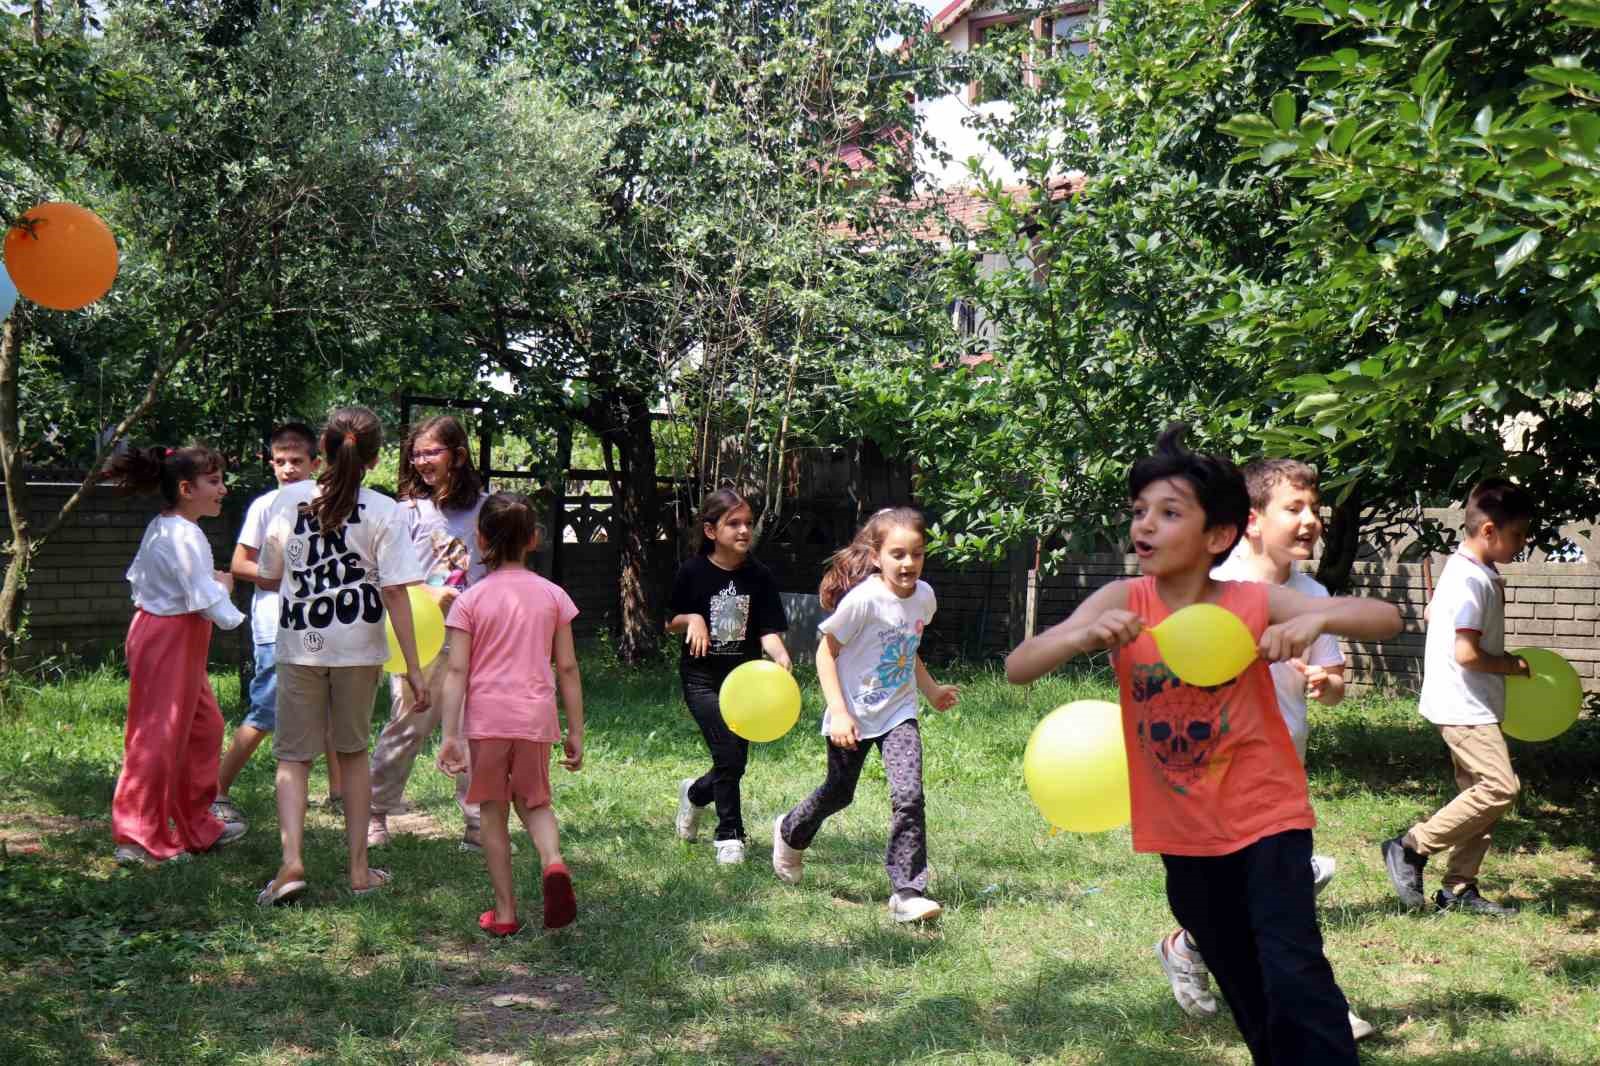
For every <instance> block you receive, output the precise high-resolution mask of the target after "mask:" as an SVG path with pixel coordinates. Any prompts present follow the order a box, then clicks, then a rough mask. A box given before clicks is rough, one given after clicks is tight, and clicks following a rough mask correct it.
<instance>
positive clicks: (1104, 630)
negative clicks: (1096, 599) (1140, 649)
mask: <svg viewBox="0 0 1600 1066" xmlns="http://www.w3.org/2000/svg"><path fill="white" fill-rule="evenodd" d="M1143 630H1144V623H1143V622H1141V621H1140V620H1139V616H1138V615H1136V614H1134V613H1133V612H1132V611H1124V610H1120V609H1118V608H1115V607H1113V608H1112V609H1110V610H1108V611H1102V612H1101V613H1100V614H1099V616H1098V617H1096V618H1095V620H1094V621H1093V622H1091V623H1089V626H1088V630H1087V634H1088V637H1089V640H1090V642H1092V643H1093V644H1094V645H1097V646H1099V647H1102V648H1104V649H1106V650H1107V651H1114V650H1116V649H1117V648H1120V647H1122V646H1123V645H1124V644H1132V643H1133V642H1134V641H1135V640H1137V639H1138V637H1139V634H1140V633H1141V632H1143Z"/></svg>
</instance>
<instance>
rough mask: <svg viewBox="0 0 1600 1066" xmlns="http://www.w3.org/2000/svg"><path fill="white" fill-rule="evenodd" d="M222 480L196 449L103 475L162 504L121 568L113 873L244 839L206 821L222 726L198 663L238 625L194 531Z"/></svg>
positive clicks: (138, 455)
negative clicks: (124, 628) (130, 607)
mask: <svg viewBox="0 0 1600 1066" xmlns="http://www.w3.org/2000/svg"><path fill="white" fill-rule="evenodd" d="M222 474H223V461H222V456H220V455H218V454H217V453H216V452H214V451H212V450H211V449H210V448H207V447H204V446H201V445H191V446H190V447H187V448H162V447H153V448H144V449H140V450H130V451H126V452H122V453H119V454H118V455H117V456H116V457H115V458H113V459H112V460H111V462H110V464H109V465H108V466H107V468H106V475H107V477H108V478H110V480H111V481H112V482H113V483H114V484H116V485H118V486H119V487H121V488H122V489H123V490H124V491H125V492H130V493H145V492H158V491H159V492H160V493H161V498H162V501H163V502H164V504H165V507H164V508H163V509H162V511H161V513H160V514H159V515H157V516H156V517H155V518H153V519H151V520H150V524H149V526H147V527H146V528H145V531H144V539H143V540H142V541H140V543H139V551H138V554H136V555H135V556H134V557H133V563H132V565H131V566H129V567H128V575H127V576H128V583H129V584H130V585H131V586H132V587H133V602H134V606H135V607H136V608H137V610H136V611H135V612H134V615H133V622H132V624H131V625H129V627H128V726H127V732H126V734H125V736H124V739H123V753H122V773H121V774H120V775H119V776H118V778H117V791H116V794H115V796H114V797H113V799H112V801H111V835H112V839H113V840H114V841H115V843H116V858H117V862H119V863H123V864H128V865H136V864H150V863H157V862H165V861H167V860H168V859H175V858H179V857H180V856H184V855H186V854H189V853H192V852H200V851H210V850H212V849H214V848H219V847H223V846H225V845H228V844H231V843H233V842H234V841H235V840H238V839H239V838H240V837H242V836H244V834H245V830H246V829H247V828H248V827H247V826H246V825H245V823H244V822H227V823H224V822H221V821H218V820H217V819H216V818H214V817H212V815H211V811H210V808H211V801H212V800H214V799H216V796H217V764H218V761H219V754H220V751H221V743H222V729H223V725H222V712H221V711H220V710H219V709H218V707H217V697H216V694H215V693H213V692H212V691H211V678H210V676H209V675H208V674H207V673H206V657H207V656H206V653H207V650H208V649H209V647H210V644H211V626H212V623H213V622H214V623H216V624H217V625H220V626H221V627H222V628H224V629H233V628H234V627H235V626H237V625H239V624H240V623H241V622H243V621H244V615H243V614H241V613H240V612H239V610H238V608H236V607H234V605H233V602H232V600H231V599H230V598H229V597H230V594H231V593H232V591H233V578H232V577H231V576H230V575H229V574H228V573H226V572H225V571H221V570H218V569H216V568H215V566H214V565H213V562H212V558H211V544H210V542H209V541H207V540H206V536H205V534H204V533H202V532H201V531H200V526H199V525H198V524H197V523H198V522H199V520H200V519H201V518H214V517H216V516H217V515H218V514H220V513H221V512H222V498H223V497H224V496H226V495H227V494H228V489H227V486H226V485H224V484H223V480H222Z"/></svg>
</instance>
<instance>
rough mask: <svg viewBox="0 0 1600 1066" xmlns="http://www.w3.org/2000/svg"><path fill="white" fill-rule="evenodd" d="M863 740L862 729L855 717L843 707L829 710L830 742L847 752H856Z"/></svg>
mask: <svg viewBox="0 0 1600 1066" xmlns="http://www.w3.org/2000/svg"><path fill="white" fill-rule="evenodd" d="M860 740H861V727H860V726H859V725H858V724H857V723H856V720H855V716H854V715H852V714H851V713H850V712H849V711H847V710H845V709H844V708H843V707H829V708H828V742H829V743H831V744H832V745H833V746H834V747H836V748H843V749H844V750H845V751H855V750H856V744H857V743H858V742H860Z"/></svg>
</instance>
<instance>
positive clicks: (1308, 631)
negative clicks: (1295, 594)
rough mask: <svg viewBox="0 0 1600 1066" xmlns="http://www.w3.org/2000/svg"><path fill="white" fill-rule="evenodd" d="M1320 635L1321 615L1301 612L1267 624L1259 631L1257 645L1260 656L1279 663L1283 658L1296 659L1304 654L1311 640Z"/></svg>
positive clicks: (1270, 661)
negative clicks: (1276, 622) (1284, 620)
mask: <svg viewBox="0 0 1600 1066" xmlns="http://www.w3.org/2000/svg"><path fill="white" fill-rule="evenodd" d="M1320 636H1322V615H1320V614H1302V615H1298V616H1296V617H1294V618H1291V619H1289V621H1287V622H1279V623H1278V624H1277V625H1275V626H1268V627H1267V628H1266V629H1265V630H1263V631H1262V633H1261V642H1260V644H1259V645H1257V647H1258V648H1259V650H1260V652H1261V657H1262V658H1263V659H1265V660H1266V661H1267V662H1269V663H1281V662H1283V661H1284V660H1285V659H1296V658H1299V657H1300V656H1301V655H1303V654H1305V650H1306V649H1307V648H1309V647H1311V642H1312V641H1314V640H1316V639H1317V638H1318V637H1320Z"/></svg>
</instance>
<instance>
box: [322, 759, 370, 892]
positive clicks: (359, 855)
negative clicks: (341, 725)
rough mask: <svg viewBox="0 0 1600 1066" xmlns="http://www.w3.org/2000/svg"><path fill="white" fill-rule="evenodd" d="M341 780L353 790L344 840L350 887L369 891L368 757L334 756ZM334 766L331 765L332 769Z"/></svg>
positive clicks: (346, 812)
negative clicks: (347, 856)
mask: <svg viewBox="0 0 1600 1066" xmlns="http://www.w3.org/2000/svg"><path fill="white" fill-rule="evenodd" d="M334 762H336V763H338V766H339V780H340V781H342V782H343V783H344V784H346V785H348V786H350V791H349V793H347V794H346V795H345V798H344V837H345V842H346V843H347V844H348V845H349V848H350V887H351V888H353V889H360V888H368V887H370V885H371V881H372V878H371V876H370V875H369V873H368V870H367V814H368V812H369V811H370V810H371V808H372V789H371V786H370V785H369V783H368V777H367V753H366V752H365V751H364V750H363V751H348V752H347V751H341V752H339V753H337V754H336V755H335V756H334ZM334 762H330V763H329V764H328V765H329V766H330V767H331V766H333V765H334Z"/></svg>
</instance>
